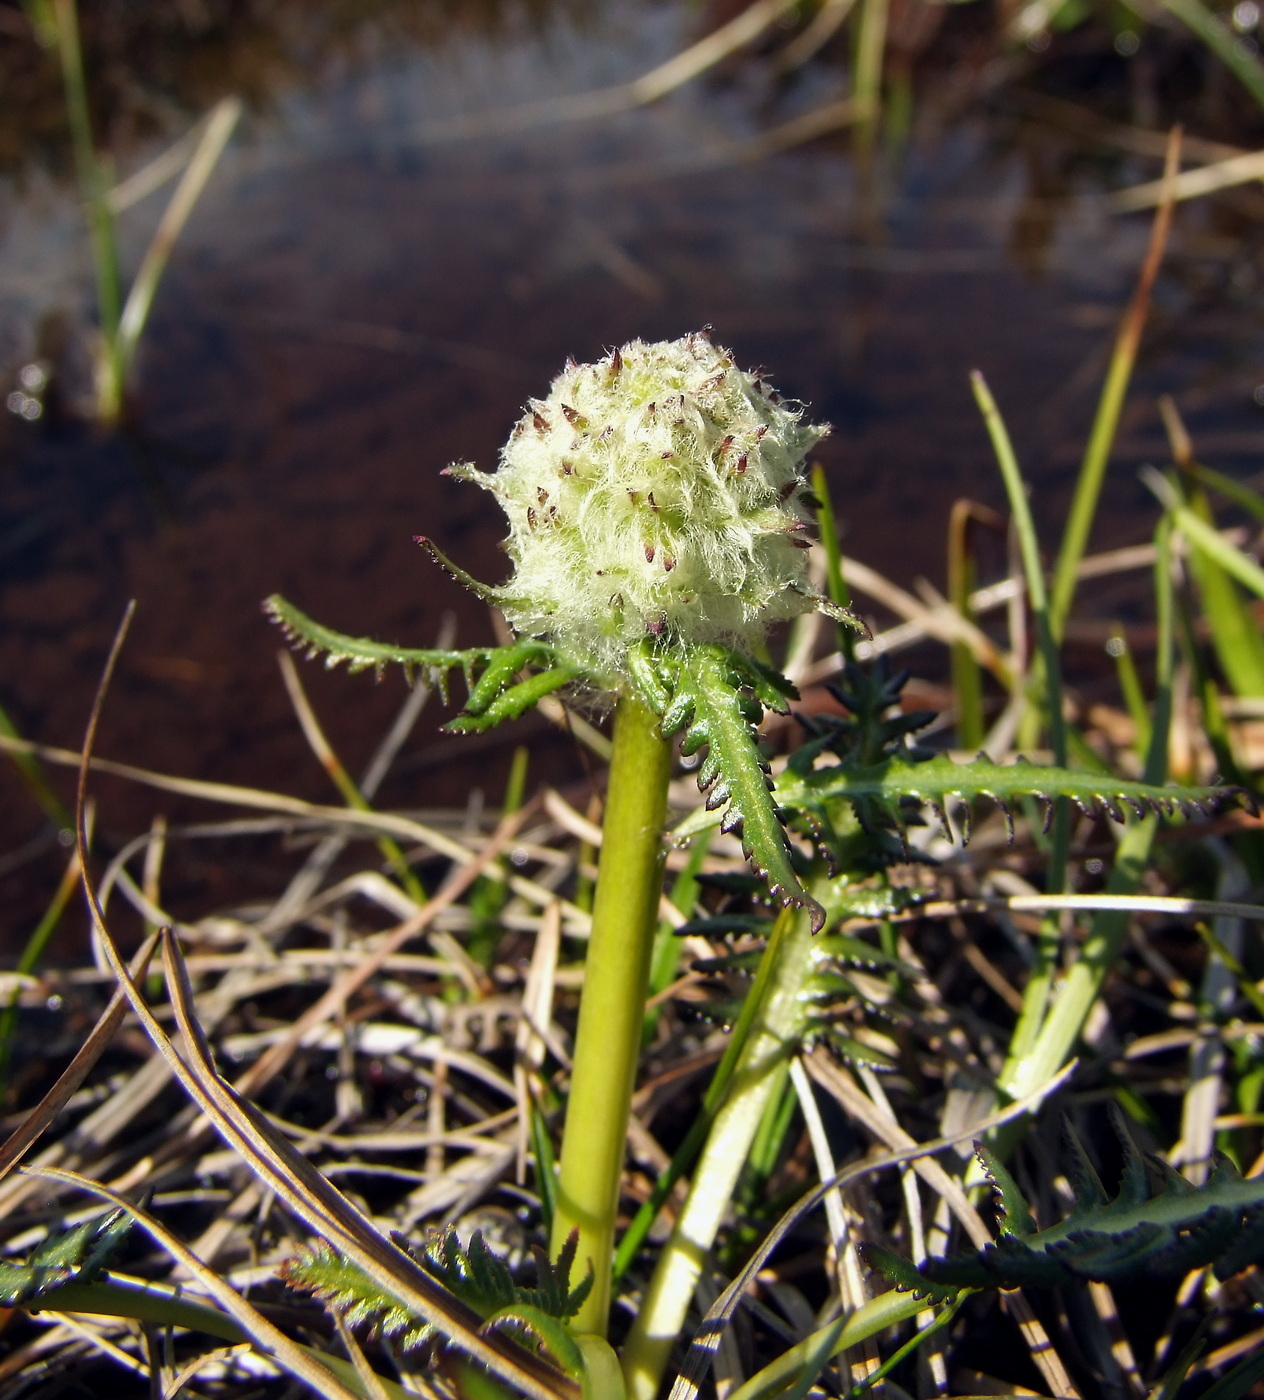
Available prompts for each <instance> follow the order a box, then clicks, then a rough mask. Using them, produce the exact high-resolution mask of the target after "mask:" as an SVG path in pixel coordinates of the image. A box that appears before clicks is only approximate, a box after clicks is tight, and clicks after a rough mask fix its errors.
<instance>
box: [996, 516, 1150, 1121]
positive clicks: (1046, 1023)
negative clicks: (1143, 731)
mask: <svg viewBox="0 0 1264 1400" xmlns="http://www.w3.org/2000/svg"><path fill="white" fill-rule="evenodd" d="M1155 542H1156V545H1157V551H1156V552H1157V558H1156V561H1155V570H1154V575H1155V602H1156V612H1157V622H1158V637H1159V646H1158V654H1157V657H1156V661H1155V687H1156V690H1155V702H1154V715H1153V720H1152V728H1151V736H1150V747H1149V752H1148V753H1147V755H1146V763H1145V774H1144V776H1145V781H1146V782H1148V783H1161V782H1163V780H1164V778H1165V776H1166V774H1167V749H1168V734H1169V732H1170V729H1171V719H1172V666H1173V658H1174V608H1173V589H1172V560H1171V530H1170V528H1169V526H1168V523H1167V520H1166V519H1164V520H1162V521H1160V523H1159V528H1158V531H1157V534H1156V540H1155ZM1157 825H1158V818H1157V817H1155V816H1153V815H1151V816H1146V817H1143V818H1141V819H1140V820H1134V821H1133V822H1132V823H1130V824H1129V826H1128V827H1127V828H1126V829H1125V831H1124V833H1123V835H1122V836H1121V837H1120V839H1119V845H1118V847H1117V849H1116V852H1115V860H1114V864H1113V865H1112V867H1111V872H1110V876H1109V877H1108V879H1107V882H1106V893H1107V894H1108V895H1129V894H1134V893H1135V892H1136V890H1137V889H1138V887H1139V886H1140V884H1141V881H1142V879H1143V878H1144V875H1145V872H1146V868H1147V866H1148V864H1149V859H1150V850H1151V847H1152V846H1153V843H1154V835H1155V831H1156V829H1157ZM1129 917H1130V915H1129V914H1127V913H1126V912H1123V911H1121V910H1109V911H1104V912H1102V913H1100V914H1098V915H1097V916H1096V917H1095V918H1094V920H1093V924H1092V927H1091V928H1090V930H1089V933H1088V936H1087V938H1086V939H1085V940H1084V944H1083V947H1082V948H1081V950H1080V955H1079V958H1078V959H1077V960H1076V962H1075V964H1074V965H1073V966H1072V968H1071V970H1070V972H1068V973H1067V975H1066V977H1065V978H1064V979H1063V982H1062V986H1061V988H1060V990H1059V992H1058V996H1057V998H1056V1000H1055V1001H1054V1003H1053V1005H1052V1007H1051V1009H1050V1011H1049V1014H1048V1016H1045V1015H1044V1014H1043V1012H1042V1014H1041V1016H1040V1018H1039V1022H1038V1026H1037V1029H1036V1033H1035V1034H1034V1035H1030V1036H1028V1037H1027V1038H1025V1040H1024V1042H1023V1043H1022V1044H1019V1042H1018V1039H1017V1036H1015V1039H1014V1040H1013V1041H1012V1042H1011V1047H1010V1053H1009V1056H1008V1058H1007V1060H1006V1063H1005V1066H1004V1068H1003V1069H1002V1071H1001V1075H1000V1081H999V1082H1000V1087H1001V1089H1002V1091H1003V1092H1004V1093H1005V1094H1006V1095H1007V1096H1010V1097H1014V1098H1021V1097H1022V1096H1023V1095H1024V1094H1029V1093H1032V1092H1033V1091H1035V1090H1036V1089H1038V1088H1039V1087H1040V1085H1042V1084H1045V1083H1047V1082H1048V1081H1049V1080H1050V1079H1051V1078H1052V1077H1053V1076H1054V1075H1055V1074H1057V1073H1058V1071H1059V1070H1060V1069H1061V1068H1062V1067H1063V1065H1064V1064H1065V1063H1066V1062H1067V1059H1068V1058H1069V1057H1070V1055H1071V1053H1072V1051H1073V1050H1074V1048H1075V1043H1076V1041H1077V1040H1078V1039H1079V1036H1080V1032H1081V1030H1082V1029H1083V1027H1084V1023H1085V1021H1086V1020H1087V1018H1088V1014H1089V1012H1090V1011H1091V1010H1092V1007H1093V1003H1094V1002H1095V1001H1096V1000H1097V998H1098V996H1099V995H1100V993H1101V989H1102V986H1103V984H1104V983H1105V980H1106V975H1107V973H1108V972H1109V971H1110V969H1111V968H1112V967H1113V966H1114V965H1115V962H1116V960H1117V958H1118V957H1119V952H1120V949H1121V948H1122V946H1123V941H1124V938H1125V937H1126V935H1127V932H1128V920H1129ZM1033 975H1034V974H1033ZM1024 1001H1026V998H1024ZM1020 1024H1021V1023H1020Z"/></svg>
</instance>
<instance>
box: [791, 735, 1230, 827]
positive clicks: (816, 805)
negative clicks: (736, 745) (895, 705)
mask: <svg viewBox="0 0 1264 1400" xmlns="http://www.w3.org/2000/svg"><path fill="white" fill-rule="evenodd" d="M980 797H987V798H990V799H991V800H992V801H993V802H995V803H996V804H997V806H999V807H1000V808H1001V810H1002V811H1003V812H1004V814H1005V818H1006V821H1007V822H1008V823H1009V824H1010V827H1011V830H1012V827H1013V818H1012V816H1011V814H1010V807H1011V804H1012V803H1013V802H1014V801H1015V800H1016V799H1017V798H1020V797H1034V798H1036V799H1037V800H1038V801H1040V802H1042V803H1044V804H1045V809H1046V817H1048V815H1049V813H1051V812H1052V810H1053V802H1054V800H1055V799H1056V798H1059V797H1065V798H1069V799H1070V801H1072V802H1073V803H1074V804H1075V805H1076V806H1077V807H1078V808H1079V809H1080V811H1081V812H1083V813H1085V815H1093V814H1096V813H1099V812H1104V813H1105V814H1106V815H1107V816H1109V817H1110V818H1112V820H1114V821H1118V822H1122V821H1123V820H1124V810H1123V809H1124V808H1125V807H1128V808H1131V809H1132V811H1133V812H1134V813H1135V814H1136V815H1137V816H1138V817H1141V816H1144V815H1145V814H1146V813H1147V812H1154V813H1157V814H1158V815H1160V816H1164V817H1172V816H1174V815H1176V814H1177V813H1180V814H1181V815H1182V816H1185V817H1194V816H1206V815H1208V814H1209V813H1211V812H1214V811H1216V810H1218V809H1219V808H1221V807H1223V806H1224V805H1225V804H1226V803H1227V802H1231V801H1235V800H1241V801H1244V802H1247V803H1249V802H1250V800H1251V799H1250V797H1249V795H1248V794H1246V793H1245V792H1243V791H1242V790H1241V789H1239V788H1212V787H1188V786H1172V787H1160V786H1158V785H1156V784H1154V783H1143V782H1134V781H1131V780H1129V779H1125V778H1114V777H1110V776H1107V775H1103V774H1097V773H1080V772H1074V771H1072V770H1070V769H1066V768H1055V767H1046V766H1044V765H1039V764H1034V763H1028V762H1027V761H1026V760H1024V759H1020V760H1019V761H1018V762H1017V763H1012V764H1006V765H1004V766H1002V765H1001V764H999V763H993V762H992V760H991V759H990V758H988V757H987V755H986V754H980V755H979V757H978V758H977V759H975V760H974V761H973V762H972V763H954V762H953V761H952V760H951V759H950V758H949V757H948V756H947V755H946V754H938V755H936V756H935V757H934V758H930V759H926V760H923V761H914V762H910V761H909V760H908V759H906V758H904V757H901V756H898V755H897V756H893V757H891V758H889V759H886V760H885V761H884V762H881V763H874V764H868V765H866V764H861V763H859V762H856V761H854V760H851V759H849V760H846V761H844V762H842V763H837V764H831V765H829V766H827V767H822V768H817V769H815V770H813V771H812V772H809V773H795V772H791V771H789V770H787V771H786V773H784V774H783V775H782V777H781V778H779V779H778V781H777V787H776V799H777V802H778V803H779V804H780V805H781V806H783V807H788V808H793V809H796V810H798V811H801V812H803V813H804V814H805V816H807V817H808V819H809V820H810V821H811V822H812V823H813V825H814V827H817V828H819V829H821V830H831V829H832V826H833V822H834V820H835V817H836V813H837V809H838V806H839V804H840V803H844V802H845V803H847V804H849V805H850V806H851V807H852V808H854V809H855V811H856V815H857V816H858V817H859V818H860V820H861V822H862V823H868V822H869V821H872V819H873V818H872V810H873V808H875V807H876V808H877V810H878V811H879V812H880V813H881V814H882V816H883V817H884V818H885V820H886V821H887V822H889V823H890V824H891V825H893V826H896V827H898V828H899V829H900V831H901V832H902V831H903V828H904V824H905V819H904V818H903V817H902V815H901V812H900V803H901V801H906V800H907V799H909V798H912V799H915V800H916V801H917V802H919V803H924V804H925V805H927V806H929V807H930V808H931V809H932V810H933V811H934V812H935V814H936V816H937V817H938V818H939V821H940V824H941V825H942V827H943V828H944V831H945V834H947V835H949V836H951V827H950V826H949V824H948V804H949V802H950V801H953V800H955V801H956V802H957V803H958V804H960V805H959V807H958V809H957V813H956V815H957V816H958V819H959V821H960V823H961V826H962V835H963V839H964V840H967V841H968V840H969V836H970V810H969V804H970V803H971V802H972V801H974V800H975V799H976V798H980Z"/></svg>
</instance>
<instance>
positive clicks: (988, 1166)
mask: <svg viewBox="0 0 1264 1400" xmlns="http://www.w3.org/2000/svg"><path fill="white" fill-rule="evenodd" d="M974 1150H975V1153H976V1155H977V1156H978V1159H979V1161H980V1163H981V1164H982V1166H983V1170H984V1171H985V1172H986V1173H987V1178H988V1180H989V1181H990V1182H991V1183H992V1188H993V1190H994V1191H995V1192H996V1198H997V1205H998V1207H999V1208H1000V1212H1001V1233H1002V1234H1004V1235H1018V1236H1020V1237H1022V1236H1026V1235H1034V1234H1035V1233H1036V1219H1035V1216H1033V1215H1032V1213H1031V1210H1030V1209H1029V1208H1028V1205H1027V1202H1026V1201H1025V1200H1024V1199H1023V1193H1022V1192H1021V1191H1020V1190H1019V1189H1018V1183H1017V1182H1016V1181H1015V1180H1014V1178H1013V1177H1012V1176H1011V1175H1010V1174H1009V1168H1008V1167H1006V1165H1005V1163H1004V1162H1002V1161H1001V1159H1000V1157H998V1156H997V1155H996V1153H994V1152H993V1151H991V1149H990V1148H989V1147H988V1145H987V1144H986V1143H984V1142H976V1143H975V1144H974Z"/></svg>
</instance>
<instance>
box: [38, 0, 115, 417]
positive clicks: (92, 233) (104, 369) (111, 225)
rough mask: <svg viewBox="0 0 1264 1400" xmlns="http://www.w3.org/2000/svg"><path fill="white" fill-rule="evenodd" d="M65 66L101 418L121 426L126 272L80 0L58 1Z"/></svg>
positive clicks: (60, 50) (59, 41) (58, 29)
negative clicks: (97, 339)
mask: <svg viewBox="0 0 1264 1400" xmlns="http://www.w3.org/2000/svg"><path fill="white" fill-rule="evenodd" d="M52 3H53V11H52V13H53V16H54V18H55V21H56V23H55V28H56V35H57V56H58V58H59V60H60V62H61V75H62V86H63V88H64V90H65V94H66V115H67V117H68V118H69V121H70V137H71V142H72V144H73V146H74V154H75V172H76V175H77V177H78V180H79V191H80V193H81V194H82V196H83V200H84V208H85V213H86V215H87V219H88V238H89V242H90V243H91V245H92V268H93V273H94V275H95V278H96V288H97V318H98V321H99V323H100V326H99V330H100V336H101V345H100V349H99V352H98V354H97V357H96V375H97V414H98V416H99V417H100V419H101V421H102V422H105V423H113V422H116V421H117V419H118V417H119V414H120V413H121V411H122V407H123V366H122V361H121V360H120V357H119V336H118V330H119V317H120V315H121V313H122V303H123V291H122V274H121V272H120V269H119V256H118V230H117V226H116V223H115V219H114V211H113V210H112V209H111V207H110V201H109V185H110V181H109V179H108V176H107V171H106V167H105V163H104V161H103V160H102V158H101V157H100V156H98V155H97V151H96V146H95V144H94V143H93V139H92V116H91V112H90V110H89V106H88V83H87V77H86V75H85V73H84V69H83V49H82V46H81V45H80V42H79V15H78V11H77V10H76V7H75V0H52Z"/></svg>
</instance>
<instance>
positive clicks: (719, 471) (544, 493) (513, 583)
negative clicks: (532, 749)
mask: <svg viewBox="0 0 1264 1400" xmlns="http://www.w3.org/2000/svg"><path fill="white" fill-rule="evenodd" d="M802 418H803V409H802V406H801V405H796V404H791V403H786V402H784V401H782V399H781V398H780V397H779V396H778V395H777V393H776V392H775V391H773V390H772V389H770V388H769V386H768V385H767V384H766V383H765V382H764V380H763V378H762V376H761V375H760V374H756V373H751V374H748V373H746V372H744V371H743V370H740V369H738V368H737V366H736V365H735V364H734V362H733V357H732V355H731V354H730V353H729V352H728V351H727V350H724V349H721V348H720V347H719V346H717V345H713V344H712V343H711V341H710V340H709V339H708V337H707V335H706V333H705V332H698V333H694V334H691V335H687V336H684V337H683V338H682V339H680V340H671V341H659V342H656V343H654V344H649V345H647V344H645V343H643V342H642V341H639V340H634V341H632V342H631V343H630V344H628V345H624V346H623V347H622V348H621V349H618V350H615V351H613V352H612V353H611V354H609V355H607V356H606V357H605V358H604V359H603V360H601V361H600V362H599V363H597V364H595V365H576V364H574V363H573V362H571V363H568V365H567V367H566V369H565V370H564V371H563V372H562V373H561V374H560V375H558V377H557V378H556V379H555V380H554V381H553V385H552V388H551V389H550V390H549V395H548V397H547V398H546V399H544V400H542V401H541V400H532V401H531V403H530V404H529V406H528V408H527V411H526V413H525V414H524V415H523V417H522V419H521V420H520V421H519V423H518V424H517V426H516V427H515V428H514V430H513V433H512V435H511V436H510V439H509V441H508V442H507V443H506V444H505V446H504V448H503V449H502V451H501V454H500V466H499V468H498V470H497V471H496V472H494V473H484V472H480V471H478V470H477V469H476V468H474V467H473V466H470V465H468V464H467V465H460V466H455V467H452V468H450V471H451V473H452V474H453V475H455V476H460V477H463V478H464V479H466V480H468V481H474V482H477V483H478V485H480V486H482V487H484V488H485V489H486V490H488V491H490V492H492V494H493V495H494V496H495V497H496V499H497V500H498V501H499V502H500V504H501V506H502V508H503V509H504V511H505V514H506V515H507V516H508V517H509V538H508V540H507V542H506V549H507V551H508V554H509V557H510V558H511V559H512V560H513V562H514V566H515V571H514V575H513V577H512V578H511V579H510V580H509V581H508V582H507V583H505V584H503V585H501V587H500V588H497V589H494V590H492V594H493V596H494V598H495V601H496V602H497V603H498V604H499V606H500V607H501V608H502V609H503V610H504V612H505V615H506V616H507V617H508V619H509V621H510V623H511V624H512V625H513V627H514V628H515V629H516V630H517V631H518V632H519V633H523V634H526V635H528V636H534V637H540V638H544V639H547V640H548V641H550V642H551V643H553V645H554V646H555V647H556V648H557V649H558V651H559V652H560V654H561V655H562V656H563V657H564V658H565V659H566V660H568V661H570V662H572V663H573V664H575V665H578V666H580V667H581V668H582V669H583V670H585V671H586V672H588V674H589V675H591V676H593V677H594V678H596V679H598V680H600V681H601V682H602V683H604V684H608V685H613V686H615V687H618V685H619V682H620V681H621V679H622V677H623V676H624V675H626V665H625V657H626V654H627V652H628V650H629V649H630V648H632V647H634V646H636V645H637V644H638V643H640V642H641V641H642V640H643V639H644V638H645V637H647V636H650V637H654V638H658V639H659V640H660V642H661V643H662V644H668V645H669V644H671V643H672V642H679V643H685V644H689V643H695V644H696V643H700V642H723V643H727V644H729V645H733V646H735V647H737V648H740V649H741V650H743V651H750V650H751V649H752V648H754V647H756V646H757V644H758V643H759V642H760V641H761V640H762V639H763V637H764V634H765V632H766V631H767V629H768V627H769V625H770V624H771V623H774V622H777V621H779V620H781V619H783V618H790V617H795V616H797V615H799V614H800V613H804V612H810V611H811V610H812V609H813V608H816V607H824V608H825V609H826V610H831V609H830V605H829V604H828V602H827V601H826V600H825V599H822V598H820V597H819V595H817V594H816V592H815V591H814V590H813V588H812V586H811V584H810V582H809V580H808V572H807V549H808V545H809V541H808V538H807V534H806V532H807V529H808V522H809V521H810V519H811V515H810V513H809V510H808V504H807V502H805V501H804V500H803V499H802V495H801V488H803V487H804V486H805V482H804V479H803V475H802V469H803V461H804V457H805V455H806V454H807V452H808V451H809V450H810V449H811V447H812V446H813V444H814V443H816V442H818V441H819V440H820V439H821V438H822V437H823V436H824V435H825V433H826V432H828V428H827V427H817V426H809V425H806V424H804V423H803V422H802Z"/></svg>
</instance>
